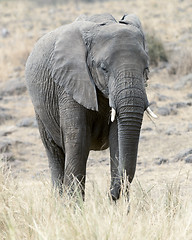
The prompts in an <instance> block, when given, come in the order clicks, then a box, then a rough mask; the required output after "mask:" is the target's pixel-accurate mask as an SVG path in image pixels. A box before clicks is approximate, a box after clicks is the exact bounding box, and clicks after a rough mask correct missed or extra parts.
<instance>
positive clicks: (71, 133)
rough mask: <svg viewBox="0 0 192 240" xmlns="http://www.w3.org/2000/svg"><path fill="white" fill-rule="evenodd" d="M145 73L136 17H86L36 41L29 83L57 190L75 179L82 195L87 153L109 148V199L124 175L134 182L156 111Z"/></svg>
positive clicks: (29, 63) (28, 70) (116, 192)
mask: <svg viewBox="0 0 192 240" xmlns="http://www.w3.org/2000/svg"><path fill="white" fill-rule="evenodd" d="M147 73H148V55H147V53H146V50H145V37H144V33H143V30H142V27H141V23H140V21H139V19H138V18H137V17H136V16H135V15H133V14H131V15H125V16H124V17H123V18H122V19H121V20H120V21H119V22H117V21H116V20H115V19H114V18H113V17H112V16H111V15H109V14H102V15H94V16H92V17H85V16H81V17H79V18H78V19H77V20H76V21H74V22H73V23H71V24H68V25H66V26H62V27H59V28H58V29H56V30H54V31H52V32H50V33H48V34H46V35H45V36H44V37H42V38H41V39H40V40H39V41H38V42H37V43H36V45H35V47H34V49H33V51H32V53H31V54H30V56H29V58H28V60H27V63H26V82H27V87H28V90H29V93H30V96H31V99H32V102H33V105H34V109H35V113H36V118H37V121H38V126H39V131H40V135H41V139H42V142H43V144H44V146H45V149H46V152H47V156H48V159H49V166H50V169H51V176H52V182H53V185H54V186H55V187H58V188H59V191H60V193H62V189H63V186H64V187H67V188H68V187H70V189H71V191H72V192H73V191H74V188H75V183H74V179H76V182H78V187H79V188H78V189H79V190H80V192H81V194H82V197H83V198H84V190H85V178H86V162H87V158H88V154H89V151H90V150H96V151H97V150H104V149H106V148H108V147H109V148H110V164H111V189H110V190H111V196H112V199H114V200H116V199H118V198H119V196H120V192H121V188H122V181H123V179H125V180H126V182H125V181H124V182H125V183H126V186H128V185H129V183H131V181H132V180H133V177H134V174H135V168H136V160H137V150H138V142H139V135H140V129H141V124H142V119H143V113H144V111H145V110H146V109H147V111H148V113H149V114H150V115H151V116H154V114H153V112H151V110H150V109H149V108H148V105H149V104H148V100H147V95H146V91H145V83H146V80H147ZM111 109H112V110H111ZM124 176H126V177H125V178H124ZM127 190H128V189H127ZM127 192H128V191H127Z"/></svg>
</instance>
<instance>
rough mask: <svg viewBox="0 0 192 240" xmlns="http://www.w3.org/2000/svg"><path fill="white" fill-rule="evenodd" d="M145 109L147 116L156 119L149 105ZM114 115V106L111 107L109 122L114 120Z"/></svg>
mask: <svg viewBox="0 0 192 240" xmlns="http://www.w3.org/2000/svg"><path fill="white" fill-rule="evenodd" d="M145 111H146V113H147V115H148V116H149V117H152V118H155V119H157V115H156V114H155V113H154V112H153V111H152V110H151V108H150V107H149V106H148V107H147V108H146V110H145ZM115 117H116V111H115V109H114V108H112V109H111V122H114V120H115Z"/></svg>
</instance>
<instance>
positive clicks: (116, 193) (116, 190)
mask: <svg viewBox="0 0 192 240" xmlns="http://www.w3.org/2000/svg"><path fill="white" fill-rule="evenodd" d="M110 191H111V198H112V200H113V201H117V200H118V199H119V197H120V193H121V184H119V183H116V184H113V185H112V186H111V189H110Z"/></svg>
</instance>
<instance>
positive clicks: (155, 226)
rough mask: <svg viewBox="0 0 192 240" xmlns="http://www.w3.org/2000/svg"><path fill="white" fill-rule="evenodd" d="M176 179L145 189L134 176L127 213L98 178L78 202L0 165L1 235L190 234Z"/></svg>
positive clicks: (188, 206)
mask: <svg viewBox="0 0 192 240" xmlns="http://www.w3.org/2000/svg"><path fill="white" fill-rule="evenodd" d="M103 180H104V181H105V180H106V179H103ZM178 182H179V181H178V179H177V178H175V180H174V181H173V182H172V183H169V184H167V185H165V187H164V188H162V186H151V188H149V189H145V186H142V184H141V183H140V182H139V181H138V180H136V181H135V182H134V184H133V186H132V188H131V193H130V211H129V213H128V214H127V210H128V203H127V202H126V201H125V199H124V198H123V197H122V198H121V199H120V200H119V201H118V202H117V204H115V203H113V202H111V201H110V199H109V197H108V193H107V192H106V190H105V189H99V187H98V186H97V185H96V183H94V184H88V185H89V186H88V189H87V195H86V201H85V203H82V202H81V201H79V202H78V204H77V203H75V202H74V201H73V200H70V199H68V198H67V197H66V196H65V197H63V198H59V197H57V196H56V195H55V194H53V192H52V191H51V188H50V183H49V182H47V181H46V180H41V181H34V182H31V181H30V182H24V181H23V180H18V179H13V178H12V177H11V175H10V174H7V173H6V172H5V170H4V168H3V167H2V166H1V172H0V202H1V204H0V212H1V214H0V239H7V240H8V239H9V240H12V239H27V240H30V239H35V240H36V239H42V240H45V239H46V240H47V239H50V240H52V239H70V240H71V239H79V240H82V239H86V240H87V239H90V240H92V239H100V240H104V239H110V240H113V239H114V240H117V239H118V240H121V239H123V240H127V239H139V240H140V239H147V240H150V239H153V240H154V239H159V240H161V239H162V240H164V239H185V240H187V239H192V215H191V212H192V201H191V199H190V196H188V195H187V193H186V192H183V191H181V189H180V185H179V183H178Z"/></svg>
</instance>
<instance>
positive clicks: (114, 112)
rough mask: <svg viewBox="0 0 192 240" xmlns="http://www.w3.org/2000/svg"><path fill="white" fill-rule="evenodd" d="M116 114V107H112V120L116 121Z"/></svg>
mask: <svg viewBox="0 0 192 240" xmlns="http://www.w3.org/2000/svg"><path fill="white" fill-rule="evenodd" d="M115 115H116V111H115V109H114V108H112V109H111V122H114V120H115Z"/></svg>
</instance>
